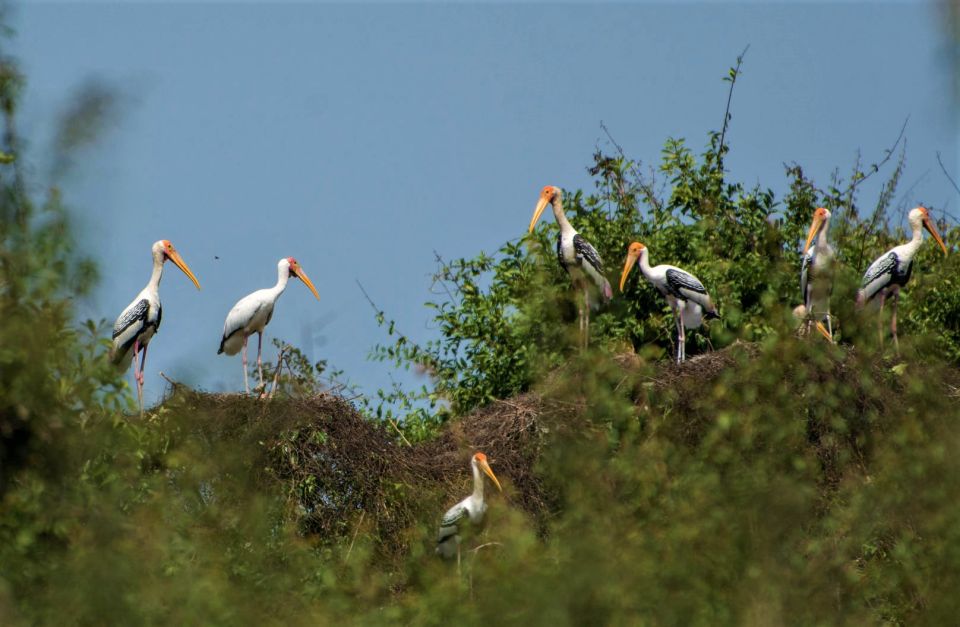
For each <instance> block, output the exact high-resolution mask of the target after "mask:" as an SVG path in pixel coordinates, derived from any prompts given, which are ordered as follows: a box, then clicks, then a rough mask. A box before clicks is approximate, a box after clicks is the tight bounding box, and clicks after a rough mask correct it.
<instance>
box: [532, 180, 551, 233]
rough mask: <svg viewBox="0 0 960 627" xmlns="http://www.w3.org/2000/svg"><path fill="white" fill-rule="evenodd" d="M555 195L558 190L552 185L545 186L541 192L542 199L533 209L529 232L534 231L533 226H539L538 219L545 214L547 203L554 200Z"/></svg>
mask: <svg viewBox="0 0 960 627" xmlns="http://www.w3.org/2000/svg"><path fill="white" fill-rule="evenodd" d="M555 195H556V191H555V190H554V188H553V187H551V186H550V185H547V186H546V187H544V188H543V191H541V192H540V200H538V201H537V206H536V208H535V209H534V210H533V219H532V220H530V228H529V229H528V230H527V232H528V233H533V227H535V226H537V220H539V219H540V216H541V215H543V210H544V209H546V208H547V205H549V204H550V203H551V202H553V197H554V196H555Z"/></svg>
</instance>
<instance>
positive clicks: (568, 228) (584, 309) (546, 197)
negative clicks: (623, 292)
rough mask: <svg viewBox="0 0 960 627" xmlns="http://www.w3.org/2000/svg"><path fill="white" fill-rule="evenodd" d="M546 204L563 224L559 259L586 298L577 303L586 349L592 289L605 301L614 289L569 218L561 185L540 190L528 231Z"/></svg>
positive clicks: (535, 223)
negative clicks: (564, 208) (565, 210)
mask: <svg viewBox="0 0 960 627" xmlns="http://www.w3.org/2000/svg"><path fill="white" fill-rule="evenodd" d="M547 205H550V206H551V207H552V208H553V217H554V218H555V219H556V221H557V225H559V227H560V235H558V236H557V260H558V261H559V262H560V267H561V268H563V269H564V270H566V271H567V274H569V275H570V279H571V280H572V281H573V285H574V287H575V288H576V289H578V290H580V291H581V292H582V294H583V301H582V302H581V304H580V305H579V306H578V317H579V321H580V343H581V346H582V347H583V348H586V347H587V344H588V343H589V340H590V292H591V290H592V289H596V290H597V291H599V293H600V296H601V298H602V299H603V301H604V302H606V301H608V300H610V299H611V298H613V290H612V289H611V288H610V282H609V281H607V277H606V276H604V273H603V260H602V259H600V253H598V252H597V249H596V248H594V247H593V246H591V245H590V242H588V241H587V240H586V239H584V238H583V236H582V235H580V233H578V232H577V230H576V229H575V228H573V226H572V225H571V224H570V221H569V220H567V216H566V214H565V213H564V211H563V193H562V192H561V191H560V188H558V187H553V186H552V185H547V186H546V187H544V188H543V190H542V191H541V192H540V200H539V201H537V206H536V208H535V209H534V210H533V219H531V220H530V228H529V230H528V233H533V228H534V227H535V226H536V225H537V220H539V219H540V216H541V214H543V210H544V209H546V207H547Z"/></svg>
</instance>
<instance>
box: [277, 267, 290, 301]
mask: <svg viewBox="0 0 960 627" xmlns="http://www.w3.org/2000/svg"><path fill="white" fill-rule="evenodd" d="M289 280H290V266H288V265H287V264H285V263H281V264H279V265H278V266H277V284H276V285H274V286H273V291H274V292H275V293H276V294H277V296H280V294H283V290H285V289H287V281H289ZM284 302H286V301H284Z"/></svg>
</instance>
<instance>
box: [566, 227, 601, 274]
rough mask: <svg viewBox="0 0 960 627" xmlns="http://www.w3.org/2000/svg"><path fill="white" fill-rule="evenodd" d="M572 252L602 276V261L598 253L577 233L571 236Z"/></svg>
mask: <svg viewBox="0 0 960 627" xmlns="http://www.w3.org/2000/svg"><path fill="white" fill-rule="evenodd" d="M573 250H574V251H576V253H577V257H579V258H581V259H583V260H584V261H586V262H587V263H589V264H590V265H591V266H593V267H594V269H596V271H597V272H599V273H600V274H603V260H602V259H600V253H598V252H597V249H596V248H594V247H593V246H592V245H591V244H590V242H588V241H587V240H585V239H583V236H582V235H580V234H579V233H577V234H576V235H574V236H573Z"/></svg>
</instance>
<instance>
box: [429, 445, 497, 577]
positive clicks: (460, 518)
mask: <svg viewBox="0 0 960 627" xmlns="http://www.w3.org/2000/svg"><path fill="white" fill-rule="evenodd" d="M470 469H471V470H472V471H473V494H471V495H470V496H468V497H467V498H465V499H463V500H462V501H460V502H459V503H457V504H456V505H454V506H453V507H451V508H450V509H448V510H447V513H446V514H444V515H443V520H441V521H440V532H439V533H438V534H437V553H438V554H439V555H440V556H442V557H444V558H447V559H449V558H451V557H453V556H454V555H456V556H457V561H458V562H459V559H460V535H459V531H460V525H462V524H464V523H466V522H467V521H468V520H469V521H470V522H471V523H472V524H474V525H478V524H480V523H481V522H482V521H483V515H484V514H485V513H486V511H487V504H486V502H485V501H484V500H483V475H481V474H480V472H481V471H482V472H483V473H484V474H486V475H487V476H488V477H490V480H491V481H493V484H494V485H495V486H497V490H499V491H501V492H503V488H501V487H500V481H498V480H497V476H496V475H494V474H493V470H491V469H490V464H489V463H488V462H487V456H486V455H484V454H483V453H475V454H474V455H473V457H472V458H471V459H470Z"/></svg>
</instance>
